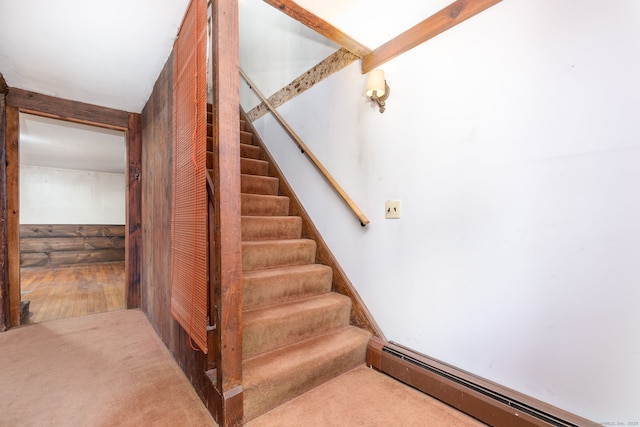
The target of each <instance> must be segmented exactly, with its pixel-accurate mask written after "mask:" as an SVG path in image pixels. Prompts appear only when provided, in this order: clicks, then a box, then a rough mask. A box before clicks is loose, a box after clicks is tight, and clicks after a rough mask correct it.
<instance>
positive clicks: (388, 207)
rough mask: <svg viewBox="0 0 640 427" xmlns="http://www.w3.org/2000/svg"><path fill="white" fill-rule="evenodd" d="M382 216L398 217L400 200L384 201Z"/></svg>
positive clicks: (388, 217) (387, 217)
mask: <svg viewBox="0 0 640 427" xmlns="http://www.w3.org/2000/svg"><path fill="white" fill-rule="evenodd" d="M384 217H385V218H386V219H400V200H387V201H386V202H384Z"/></svg>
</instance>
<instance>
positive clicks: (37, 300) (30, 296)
mask: <svg viewBox="0 0 640 427" xmlns="http://www.w3.org/2000/svg"><path fill="white" fill-rule="evenodd" d="M124 280H125V276H124V262H109V263H99V264H87V265H74V266H65V267H48V268H28V269H23V270H22V271H21V272H20V287H21V293H22V300H23V301H27V300H28V301H31V303H30V306H29V313H30V315H29V318H28V319H27V320H26V321H25V322H24V323H25V324H30V323H40V322H46V321H49V320H55V319H63V318H65V317H77V316H85V315H87V314H94V313H103V312H107V311H114V310H121V309H124V308H125V289H124Z"/></svg>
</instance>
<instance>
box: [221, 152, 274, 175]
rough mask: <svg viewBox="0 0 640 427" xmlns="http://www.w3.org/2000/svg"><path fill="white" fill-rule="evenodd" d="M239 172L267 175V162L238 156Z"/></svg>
mask: <svg viewBox="0 0 640 427" xmlns="http://www.w3.org/2000/svg"><path fill="white" fill-rule="evenodd" d="M212 154H213V153H212ZM240 173H246V174H250V175H264V176H267V175H268V174H269V162H267V161H266V160H258V159H247V158H244V157H242V158H240Z"/></svg>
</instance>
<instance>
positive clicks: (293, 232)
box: [241, 216, 302, 240]
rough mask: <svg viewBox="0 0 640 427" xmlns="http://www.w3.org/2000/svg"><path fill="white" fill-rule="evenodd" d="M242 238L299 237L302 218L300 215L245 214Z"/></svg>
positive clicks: (271, 238)
mask: <svg viewBox="0 0 640 427" xmlns="http://www.w3.org/2000/svg"><path fill="white" fill-rule="evenodd" d="M241 221H242V240H276V239H299V238H300V236H301V235H302V218H300V217H299V216H243V217H242V219H241Z"/></svg>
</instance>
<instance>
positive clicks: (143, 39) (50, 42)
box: [0, 0, 189, 113]
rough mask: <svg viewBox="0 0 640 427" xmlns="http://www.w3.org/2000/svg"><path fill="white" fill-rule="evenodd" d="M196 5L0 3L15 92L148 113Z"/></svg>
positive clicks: (156, 1) (53, 0)
mask: <svg viewBox="0 0 640 427" xmlns="http://www.w3.org/2000/svg"><path fill="white" fill-rule="evenodd" d="M188 2H189V0H109V1H98V0H0V73H2V74H3V75H4V78H5V80H6V81H7V84H8V85H9V87H17V88H21V89H27V90H30V91H34V92H38V93H43V94H46V95H52V96H57V97H60V98H65V99H71V100H75V101H82V102H87V103H90V104H96V105H101V106H105V107H111V108H116V109H120V110H125V111H129V112H134V113H139V112H141V111H142V108H143V107H144V105H145V103H146V101H147V99H148V98H149V95H150V94H151V91H152V89H153V84H154V83H155V81H156V79H157V78H158V75H159V74H160V71H161V70H162V67H163V65H164V63H165V62H166V60H167V58H168V57H169V54H170V52H171V49H172V47H173V41H174V39H175V36H176V34H177V33H178V28H179V27H180V24H181V22H182V18H183V16H184V13H185V10H186V7H187V5H188Z"/></svg>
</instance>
